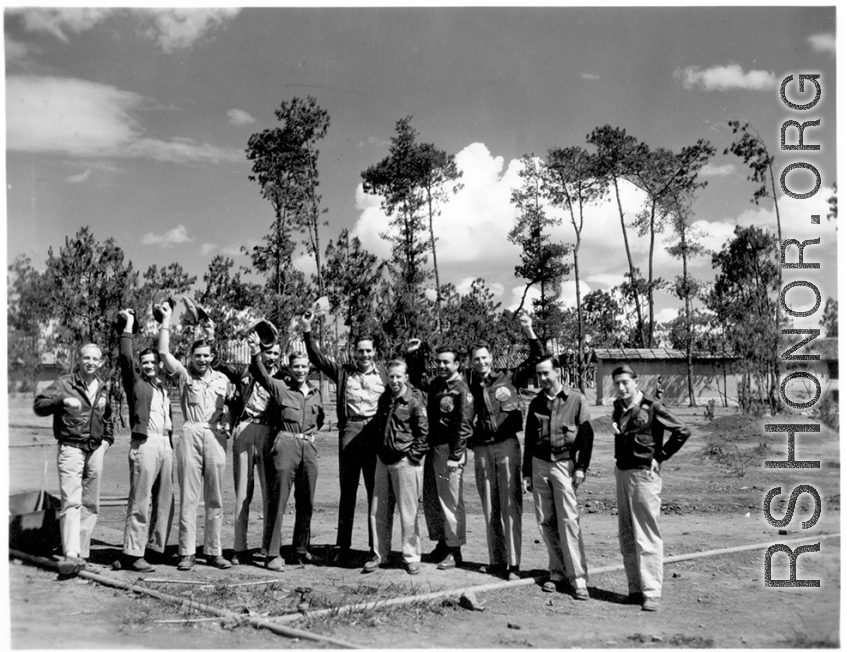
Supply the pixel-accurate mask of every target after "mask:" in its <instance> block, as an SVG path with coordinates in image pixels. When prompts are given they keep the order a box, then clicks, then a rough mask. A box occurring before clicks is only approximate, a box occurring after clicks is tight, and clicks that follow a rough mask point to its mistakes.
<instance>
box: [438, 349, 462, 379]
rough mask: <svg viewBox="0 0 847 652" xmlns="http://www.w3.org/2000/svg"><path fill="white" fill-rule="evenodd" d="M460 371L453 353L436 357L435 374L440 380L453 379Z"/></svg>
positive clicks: (440, 354)
mask: <svg viewBox="0 0 847 652" xmlns="http://www.w3.org/2000/svg"><path fill="white" fill-rule="evenodd" d="M458 370H459V363H458V361H457V360H456V357H455V356H454V355H453V354H452V353H439V354H438V355H437V356H436V357H435V373H436V374H438V376H439V377H440V378H452V377H453V374H455V373H456V372H457V371H458Z"/></svg>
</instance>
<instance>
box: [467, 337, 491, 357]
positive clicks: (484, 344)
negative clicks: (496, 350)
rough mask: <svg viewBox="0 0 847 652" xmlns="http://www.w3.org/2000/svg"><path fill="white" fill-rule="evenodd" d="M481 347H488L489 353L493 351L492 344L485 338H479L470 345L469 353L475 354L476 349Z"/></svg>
mask: <svg viewBox="0 0 847 652" xmlns="http://www.w3.org/2000/svg"><path fill="white" fill-rule="evenodd" d="M480 349H486V350H487V351H488V352H489V353H491V345H490V344H489V343H488V342H486V341H485V340H477V341H476V342H474V343H473V344H471V345H470V346H469V347H468V353H469V354H470V355H471V356H473V354H474V353H475V352H476V351H479V350H480Z"/></svg>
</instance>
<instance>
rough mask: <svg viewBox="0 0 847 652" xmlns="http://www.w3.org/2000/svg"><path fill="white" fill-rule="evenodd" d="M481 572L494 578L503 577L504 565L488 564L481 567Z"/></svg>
mask: <svg viewBox="0 0 847 652" xmlns="http://www.w3.org/2000/svg"><path fill="white" fill-rule="evenodd" d="M482 572H483V573H485V574H486V575H494V576H495V577H503V575H504V574H505V572H506V564H488V566H483V567H482Z"/></svg>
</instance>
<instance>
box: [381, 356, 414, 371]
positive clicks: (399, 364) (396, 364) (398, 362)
mask: <svg viewBox="0 0 847 652" xmlns="http://www.w3.org/2000/svg"><path fill="white" fill-rule="evenodd" d="M394 367H404V368H405V369H406V371H407V372H408V370H409V366H408V365H407V364H406V361H405V360H400V359H399V358H395V359H394V360H392V361H391V362H389V363H388V365H387V366H386V369H388V370H389V371H390V370H392V369H394Z"/></svg>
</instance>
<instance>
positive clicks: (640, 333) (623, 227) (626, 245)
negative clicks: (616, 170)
mask: <svg viewBox="0 0 847 652" xmlns="http://www.w3.org/2000/svg"><path fill="white" fill-rule="evenodd" d="M612 180H613V182H614V184H615V198H616V199H617V201H618V213H619V214H620V216H621V231H622V232H623V244H624V248H625V249H626V260H627V263H629V277H630V280H631V281H632V291H633V295H634V297H635V314H636V317H637V319H638V337H639V338H640V339H641V345H642V346H644V317H643V315H642V314H641V302H640V301H639V300H638V288H637V286H636V285H635V266H634V265H633V264H632V252H631V251H630V249H629V238H628V237H627V235H626V222H625V221H624V212H623V206H622V205H621V194H620V189H619V188H618V178H617V177H612Z"/></svg>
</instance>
